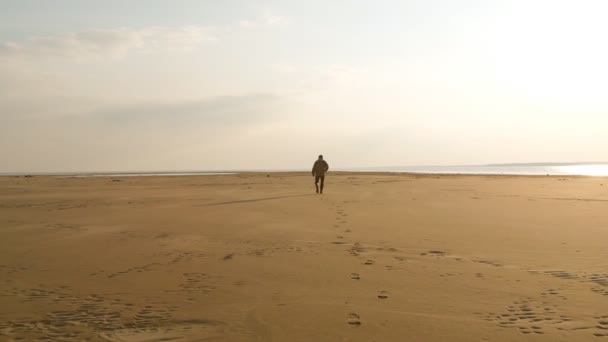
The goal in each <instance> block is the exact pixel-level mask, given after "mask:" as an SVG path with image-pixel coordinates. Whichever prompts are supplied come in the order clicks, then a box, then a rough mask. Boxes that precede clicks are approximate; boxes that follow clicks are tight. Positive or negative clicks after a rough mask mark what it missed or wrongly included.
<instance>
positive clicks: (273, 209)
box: [0, 173, 608, 341]
mask: <svg viewBox="0 0 608 342" xmlns="http://www.w3.org/2000/svg"><path fill="white" fill-rule="evenodd" d="M0 340H2V341H5V340H6V341H12V340H26V341H30V340H47V341H80V340H89V341H174V340H175V341H180V340H183V341H608V178H602V177H596V178H594V177H525V176H445V175H432V176H431V175H426V176H425V175H398V174H380V173H378V174H371V173H370V174H349V173H330V174H328V175H327V177H326V189H325V194H323V195H318V194H315V193H314V185H313V178H312V177H311V176H310V175H309V174H304V173H284V174H281V173H272V174H253V173H252V174H238V175H215V176H183V177H90V178H86V177H43V176H40V177H38V176H36V177H23V176H21V177H0Z"/></svg>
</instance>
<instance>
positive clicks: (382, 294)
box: [378, 291, 388, 299]
mask: <svg viewBox="0 0 608 342" xmlns="http://www.w3.org/2000/svg"><path fill="white" fill-rule="evenodd" d="M378 298H380V299H387V298H388V292H386V291H379V292H378Z"/></svg>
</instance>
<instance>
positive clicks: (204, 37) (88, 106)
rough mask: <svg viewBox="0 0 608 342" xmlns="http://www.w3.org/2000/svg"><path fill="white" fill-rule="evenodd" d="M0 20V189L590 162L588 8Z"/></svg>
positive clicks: (23, 1)
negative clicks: (60, 178) (163, 174)
mask: <svg viewBox="0 0 608 342" xmlns="http://www.w3.org/2000/svg"><path fill="white" fill-rule="evenodd" d="M0 9H1V10H0V157H1V158H0V172H78V171H159V170H244V169H309V168H310V167H311V166H312V163H313V162H314V160H315V159H316V156H317V155H318V154H323V155H325V158H326V160H328V162H329V164H330V166H331V167H333V168H340V167H342V168H346V167H379V166H412V165H466V164H491V163H520V162H521V163H526V162H579V161H606V160H608V158H607V157H606V153H607V151H608V150H607V147H608V134H606V132H605V130H606V128H608V95H607V94H608V44H606V43H605V40H606V36H607V35H608V21H607V20H605V13H608V2H606V1H603V0H580V1H562V0H525V1H521V0H494V1H492V0H460V1H452V0H399V1H382V0H379V1H357V0H348V1H347V0H334V1H315V0H312V1H288V0H285V1H256V0H250V1H237V0H226V1H205V0H181V1H161V0H149V1H143V0H132V1H123V0H103V1H102V0H99V1H94V0H55V1H44V0H0Z"/></svg>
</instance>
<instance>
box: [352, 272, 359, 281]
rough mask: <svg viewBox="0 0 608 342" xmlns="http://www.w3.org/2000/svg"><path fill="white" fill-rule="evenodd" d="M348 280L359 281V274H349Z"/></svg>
mask: <svg viewBox="0 0 608 342" xmlns="http://www.w3.org/2000/svg"><path fill="white" fill-rule="evenodd" d="M350 279H353V280H359V279H361V276H359V273H351V274H350Z"/></svg>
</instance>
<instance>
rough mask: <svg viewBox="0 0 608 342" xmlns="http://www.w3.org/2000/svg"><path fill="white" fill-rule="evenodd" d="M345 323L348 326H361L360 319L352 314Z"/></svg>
mask: <svg viewBox="0 0 608 342" xmlns="http://www.w3.org/2000/svg"><path fill="white" fill-rule="evenodd" d="M346 323H348V324H350V325H355V326H359V325H361V317H359V315H357V314H356V313H354V312H351V313H349V314H348V318H347V319H346Z"/></svg>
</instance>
